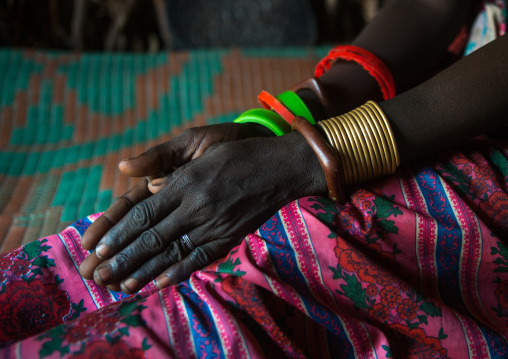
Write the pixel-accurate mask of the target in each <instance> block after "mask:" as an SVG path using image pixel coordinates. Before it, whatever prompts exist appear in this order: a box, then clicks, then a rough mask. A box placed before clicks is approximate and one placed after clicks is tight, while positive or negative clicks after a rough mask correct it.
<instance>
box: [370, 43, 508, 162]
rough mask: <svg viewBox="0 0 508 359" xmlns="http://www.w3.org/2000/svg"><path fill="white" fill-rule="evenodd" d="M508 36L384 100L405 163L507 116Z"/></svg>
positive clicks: (498, 123) (500, 122)
mask: <svg viewBox="0 0 508 359" xmlns="http://www.w3.org/2000/svg"><path fill="white" fill-rule="evenodd" d="M507 61H508V37H507V36H503V37H501V38H499V39H497V40H495V41H493V42H492V43H491V44H489V45H486V46H485V47H483V48H481V49H479V50H477V51H476V52H474V53H473V54H471V55H469V56H467V57H465V58H464V59H462V60H460V61H458V62H457V63H455V64H454V65H452V66H450V67H449V68H448V69H446V70H444V71H443V72H441V73H439V74H438V75H436V76H435V77H433V78H432V79H430V80H428V81H426V82H425V83H423V84H421V85H419V86H417V87H415V88H414V89H412V90H410V91H408V92H406V93H403V94H401V95H398V96H396V97H395V98H393V99H391V100H388V101H385V102H382V103H381V104H380V105H381V107H382V108H383V110H384V111H385V112H386V114H387V116H388V117H389V119H390V122H391V124H392V126H393V129H394V132H395V137H396V140H397V144H398V146H399V151H400V154H401V160H402V161H403V162H407V161H410V160H413V159H415V158H419V157H422V156H424V155H426V154H428V153H429V152H435V151H439V150H442V149H444V148H446V147H449V146H452V145H455V144H458V143H460V142H462V141H465V140H467V139H469V138H472V137H474V136H477V135H479V134H482V133H485V132H488V131H491V130H493V129H496V128H499V127H500V126H502V125H503V124H505V123H506V119H507V114H508V101H507V100H506V99H507V95H508V90H507V89H508V66H506V63H507Z"/></svg>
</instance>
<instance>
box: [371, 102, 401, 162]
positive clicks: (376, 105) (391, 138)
mask: <svg viewBox="0 0 508 359" xmlns="http://www.w3.org/2000/svg"><path fill="white" fill-rule="evenodd" d="M367 103H368V104H370V105H372V106H374V107H375V108H376V109H377V112H378V113H379V114H380V115H381V118H382V119H383V124H384V126H385V127H386V129H387V130H388V133H389V134H390V142H391V144H392V148H393V151H394V153H395V166H399V165H400V156H399V149H398V148H397V144H396V143H395V135H394V134H393V129H392V126H391V125H390V121H388V118H387V117H386V114H385V112H384V111H383V109H382V108H381V106H379V105H378V104H377V103H375V102H374V101H368V102H367Z"/></svg>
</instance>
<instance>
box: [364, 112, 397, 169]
mask: <svg viewBox="0 0 508 359" xmlns="http://www.w3.org/2000/svg"><path fill="white" fill-rule="evenodd" d="M361 108H362V109H364V110H365V111H366V112H367V113H368V115H369V118H370V119H371V120H370V121H369V124H371V125H374V127H375V128H376V131H375V133H377V135H378V137H379V140H380V141H381V148H382V149H383V153H384V156H382V158H383V160H384V161H383V163H384V165H383V176H385V175H388V174H390V169H391V166H392V165H391V157H390V151H389V149H388V142H387V140H386V139H385V136H384V135H383V130H382V129H381V124H379V123H378V121H377V117H376V115H375V113H374V111H372V109H371V108H370V107H367V106H365V105H363V106H361Z"/></svg>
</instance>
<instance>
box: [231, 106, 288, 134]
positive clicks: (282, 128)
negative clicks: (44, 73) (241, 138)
mask: <svg viewBox="0 0 508 359" xmlns="http://www.w3.org/2000/svg"><path fill="white" fill-rule="evenodd" d="M234 122H235V123H249V122H250V123H259V124H260V125H263V126H265V127H267V128H268V129H269V130H270V131H272V132H273V133H275V134H276V135H277V136H282V135H285V134H287V133H290V132H291V126H290V125H289V124H288V123H287V122H286V121H284V119H283V118H282V117H281V116H279V115H277V114H276V113H275V112H272V111H270V110H265V109H260V108H255V109H252V110H248V111H245V112H244V113H242V114H241V115H240V116H238V118H237V119H236V120H235V121H234Z"/></svg>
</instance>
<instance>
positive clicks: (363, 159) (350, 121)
mask: <svg viewBox="0 0 508 359" xmlns="http://www.w3.org/2000/svg"><path fill="white" fill-rule="evenodd" d="M341 117H342V118H343V119H344V122H345V123H346V124H347V125H348V126H349V130H350V131H351V133H352V135H353V137H354V141H355V143H354V145H355V147H356V150H357V153H358V158H359V159H360V166H359V167H361V168H362V172H363V176H362V178H361V179H360V181H362V182H364V181H366V180H367V179H368V178H369V166H368V163H367V154H366V153H365V149H364V143H363V141H362V138H361V137H360V136H359V133H358V131H357V129H356V125H355V121H354V118H353V116H351V114H350V113H349V112H348V113H346V114H344V115H343V116H341Z"/></svg>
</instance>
